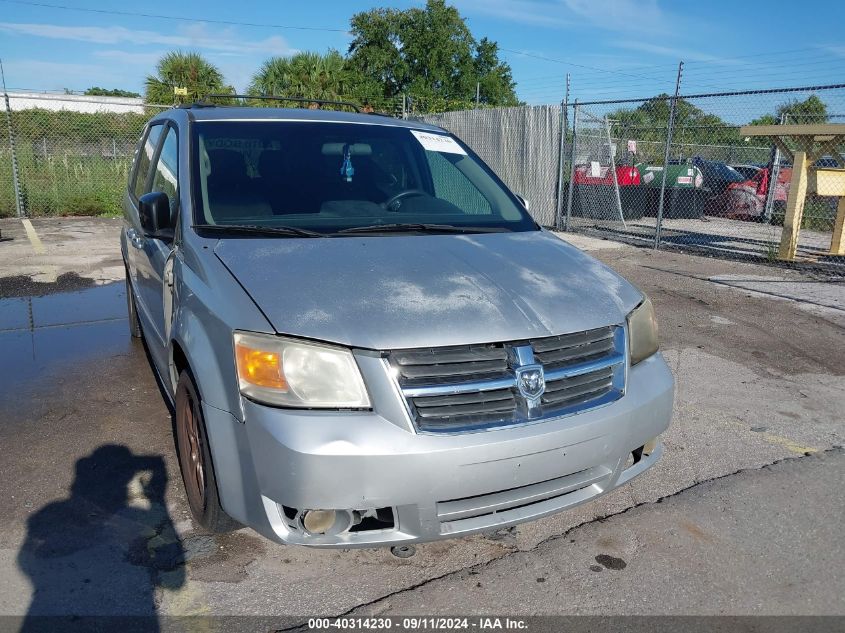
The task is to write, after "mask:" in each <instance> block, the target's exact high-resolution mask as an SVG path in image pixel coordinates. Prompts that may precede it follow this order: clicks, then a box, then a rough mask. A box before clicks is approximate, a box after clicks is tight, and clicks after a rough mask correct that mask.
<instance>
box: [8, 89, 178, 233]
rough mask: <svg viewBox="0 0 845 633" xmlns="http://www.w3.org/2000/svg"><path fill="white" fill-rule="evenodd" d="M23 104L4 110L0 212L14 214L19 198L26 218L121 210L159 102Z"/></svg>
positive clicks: (34, 99) (45, 100)
mask: <svg viewBox="0 0 845 633" xmlns="http://www.w3.org/2000/svg"><path fill="white" fill-rule="evenodd" d="M68 100H69V98H68ZM17 101H18V103H22V102H23V101H22V99H20V98H19V99H17ZM69 103H71V106H72V107H73V106H74V104H73V103H72V102H70V101H69ZM25 104H26V105H25V106H24V107H18V108H8V107H7V108H5V112H4V113H3V115H2V118H3V126H2V127H3V134H2V139H0V217H9V216H15V215H17V214H18V201H16V197H19V204H20V214H21V215H27V216H42V215H117V214H119V213H120V212H121V201H122V196H123V191H124V190H125V188H126V181H127V176H128V172H129V168H130V166H131V164H132V158H133V154H134V151H135V145H136V144H137V142H138V138H139V137H140V135H141V130H142V129H143V127H144V124H145V123H146V122H147V121H148V120H149V119H150V117H152V116H153V115H155V114H156V113H158V112H160V111H161V110H162V109H164V107H163V106H147V105H143V104H138V103H136V102H131V103H127V104H122V103H119V102H116V101H115V100H108V101H105V100H104V101H95V100H91V99H87V100H85V101H84V102H80V104H79V109H80V110H84V111H78V110H70V109H56V99H55V98H49V97H44V98H42V99H39V98H37V97H27V99H26V101H25ZM114 110H118V111H114ZM15 172H17V173H15ZM16 181H17V183H16ZM16 184H17V192H16ZM16 193H17V196H16Z"/></svg>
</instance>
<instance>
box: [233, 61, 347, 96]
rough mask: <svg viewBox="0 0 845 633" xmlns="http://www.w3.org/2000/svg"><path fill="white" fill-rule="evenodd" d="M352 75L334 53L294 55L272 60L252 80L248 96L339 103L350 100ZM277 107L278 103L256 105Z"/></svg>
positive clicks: (344, 62)
mask: <svg viewBox="0 0 845 633" xmlns="http://www.w3.org/2000/svg"><path fill="white" fill-rule="evenodd" d="M352 84H353V82H352V73H351V72H350V70H349V68H348V67H347V62H346V60H345V59H344V58H343V56H342V55H341V54H340V53H338V52H337V51H335V50H330V51H329V52H328V53H326V54H325V55H321V54H320V53H308V52H306V53H297V54H296V55H294V56H293V57H271V58H270V59H268V60H267V61H265V62H264V64H262V66H261V69H260V70H259V71H258V72H257V73H255V75H253V77H252V83H251V84H250V86H249V90H248V92H249V94H254V95H277V96H285V97H302V98H306V99H327V100H331V101H342V100H344V99H349V98H350V97H351V96H353V92H354V88H353V85H352ZM256 103H257V104H261V105H269V106H277V105H279V104H278V103H273V102H266V101H257V100H256Z"/></svg>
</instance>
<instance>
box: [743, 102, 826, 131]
mask: <svg viewBox="0 0 845 633" xmlns="http://www.w3.org/2000/svg"><path fill="white" fill-rule="evenodd" d="M781 122H783V123H784V124H792V125H798V124H801V123H827V122H828V114H827V104H826V103H825V102H824V101H822V100H821V99H819V98H818V97H817V96H816V95H810V96H809V97H807V98H806V99H804V100H803V101H800V100H798V99H793V100H792V101H787V102H785V103H782V104H780V105H779V106H778V108H777V110H776V111H775V114H764V115H763V116H761V117H759V118H757V119H754V120H753V121H751V125H778V124H780V123H781Z"/></svg>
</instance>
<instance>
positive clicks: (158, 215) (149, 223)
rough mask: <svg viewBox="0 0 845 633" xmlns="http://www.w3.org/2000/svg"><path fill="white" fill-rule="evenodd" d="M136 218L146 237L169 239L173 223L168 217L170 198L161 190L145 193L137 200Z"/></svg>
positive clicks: (171, 234)
mask: <svg viewBox="0 0 845 633" xmlns="http://www.w3.org/2000/svg"><path fill="white" fill-rule="evenodd" d="M138 219H139V220H140V221H141V228H142V229H143V230H144V235H145V236H146V237H152V238H155V239H159V240H164V241H170V240H171V239H173V225H172V222H171V219H170V200H169V199H168V197H167V194H166V193H164V192H161V191H151V192H150V193H145V194H144V195H143V196H141V197H140V199H139V200H138Z"/></svg>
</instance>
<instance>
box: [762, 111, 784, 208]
mask: <svg viewBox="0 0 845 633" xmlns="http://www.w3.org/2000/svg"><path fill="white" fill-rule="evenodd" d="M784 123H786V112H784V113H782V114H781V115H780V124H781V125H783V124H784ZM770 163H771V165H772V167H771V169H769V186H768V188H767V189H766V203H765V205H764V206H763V221H764V222H765V223H766V224H771V223H772V211H773V210H774V206H775V194H776V193H777V191H776V190H777V186H778V178H779V177H780V147H779V146H777V145H773V146H772V158H771V160H770Z"/></svg>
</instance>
